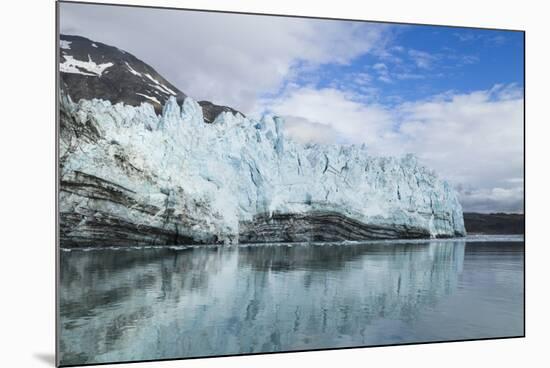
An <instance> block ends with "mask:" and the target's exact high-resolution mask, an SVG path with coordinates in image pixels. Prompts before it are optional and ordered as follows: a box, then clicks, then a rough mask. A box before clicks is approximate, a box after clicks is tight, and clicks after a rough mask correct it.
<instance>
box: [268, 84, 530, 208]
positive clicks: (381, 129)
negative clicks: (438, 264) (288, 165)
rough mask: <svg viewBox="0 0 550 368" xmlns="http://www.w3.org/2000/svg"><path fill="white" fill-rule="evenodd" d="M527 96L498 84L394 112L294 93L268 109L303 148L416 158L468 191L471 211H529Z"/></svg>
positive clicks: (344, 97)
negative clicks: (329, 146)
mask: <svg viewBox="0 0 550 368" xmlns="http://www.w3.org/2000/svg"><path fill="white" fill-rule="evenodd" d="M522 96H523V92H522V90H521V89H519V88H517V87H515V86H513V85H509V86H502V85H497V86H495V87H493V88H492V89H490V90H485V91H475V92H471V93H464V94H457V93H452V92H449V93H446V94H442V95H438V96H434V97H433V98H431V99H428V100H423V101H417V102H408V103H402V104H400V105H398V106H397V107H395V108H394V109H391V110H390V109H389V108H387V107H385V106H383V105H379V104H374V103H364V102H361V101H360V100H359V99H358V98H357V96H354V95H353V94H351V93H349V92H344V91H342V90H338V89H334V88H326V89H321V90H316V89H313V88H311V87H294V88H292V89H290V90H289V91H287V92H286V93H285V94H283V95H282V96H281V97H279V98H277V99H274V100H271V101H265V103H266V104H267V105H268V106H269V107H270V110H271V111H273V112H276V113H278V114H280V115H282V116H284V117H286V119H287V123H286V128H285V129H286V131H287V134H289V135H290V136H291V137H293V138H294V139H296V140H298V141H301V142H304V141H306V142H311V141H317V142H320V143H357V144H359V143H367V145H368V147H369V148H370V151H371V152H372V153H373V154H376V155H399V154H404V153H408V152H412V153H415V154H416V155H417V156H418V157H419V158H420V160H421V161H422V162H423V163H424V164H426V165H427V166H429V167H431V168H433V169H435V170H436V171H437V172H438V173H439V174H440V175H441V176H442V177H443V178H445V179H447V180H449V181H450V182H451V183H453V184H454V185H455V186H456V187H457V188H458V189H460V190H459V191H460V194H461V198H462V202H463V204H464V206H465V208H466V209H467V210H482V209H484V210H485V211H486V210H490V209H492V210H502V211H521V210H522V209H523V207H522V203H523V202H522V198H523V181H522V180H521V178H522V177H523V97H522ZM317 136H319V138H318V139H317V138H316V137H317ZM464 188H468V189H467V190H466V189H464Z"/></svg>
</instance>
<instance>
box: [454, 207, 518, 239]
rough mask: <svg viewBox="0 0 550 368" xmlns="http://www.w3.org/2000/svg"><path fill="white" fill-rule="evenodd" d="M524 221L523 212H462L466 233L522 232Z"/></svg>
mask: <svg viewBox="0 0 550 368" xmlns="http://www.w3.org/2000/svg"><path fill="white" fill-rule="evenodd" d="M524 221H525V216H524V215H523V214H514V213H473V212H464V226H465V227H466V231H467V232H468V234H524V233H525V222H524Z"/></svg>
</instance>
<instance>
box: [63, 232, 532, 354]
mask: <svg viewBox="0 0 550 368" xmlns="http://www.w3.org/2000/svg"><path fill="white" fill-rule="evenodd" d="M493 240H495V239H493ZM507 240H508V241H480V239H468V240H467V241H466V240H460V241H456V240H453V241H430V242H415V243H403V242H394V243H391V242H386V243H383V244H376V243H371V244H361V245H360V244H353V245H341V244H340V245H336V244H325V245H294V246H286V245H285V246H251V247H238V248H215V247H209V248H161V249H159V248H149V249H127V250H113V249H110V250H91V251H83V250H73V251H62V252H61V262H60V263H61V286H60V304H59V305H60V313H61V318H60V328H61V330H60V331H61V334H60V338H61V343H60V350H61V363H62V364H80V363H98V362H111V361H128V360H148V359H163V358H182V357H192V356H207V355H222V354H238V353H254V352H272V351H285V350H301V349H319V348H329V347H344V346H364V345H380V344H394V343H407V342H423V341H436V340H456V339H475V338H483V337H503V336H518V335H522V334H523V312H524V311H523V256H524V255H523V254H524V253H523V249H524V247H523V241H522V240H520V241H510V239H507ZM516 240H517V239H516Z"/></svg>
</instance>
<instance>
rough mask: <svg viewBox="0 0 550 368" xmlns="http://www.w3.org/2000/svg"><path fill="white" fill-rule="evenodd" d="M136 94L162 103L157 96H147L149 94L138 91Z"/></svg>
mask: <svg viewBox="0 0 550 368" xmlns="http://www.w3.org/2000/svg"><path fill="white" fill-rule="evenodd" d="M136 95H140V96H143V97H145V98H147V99H149V100H151V101H153V102H155V103H158V104H159V105H160V104H161V103H160V101H159V100H157V98H156V97H151V96H147V95H144V94H143V93H136Z"/></svg>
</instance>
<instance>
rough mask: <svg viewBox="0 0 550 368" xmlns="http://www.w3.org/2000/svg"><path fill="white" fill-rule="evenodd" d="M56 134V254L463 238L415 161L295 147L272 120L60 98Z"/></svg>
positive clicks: (444, 190) (362, 151)
mask: <svg viewBox="0 0 550 368" xmlns="http://www.w3.org/2000/svg"><path fill="white" fill-rule="evenodd" d="M59 124H60V138H59V165H60V166H59V180H60V181H59V209H60V218H59V220H60V241H61V246H62V247H88V246H128V245H132V246H135V245H161V244H237V243H265V242H302V241H345V240H365V239H391V238H443V237H454V236H463V235H465V229H464V221H463V214H462V207H461V205H460V203H459V201H458V196H457V193H456V192H455V191H454V190H453V188H452V187H451V186H450V185H449V184H448V183H447V182H445V181H444V180H441V179H439V178H438V177H437V175H436V173H435V172H433V171H432V170H430V169H427V168H425V167H423V166H422V165H420V164H419V162H418V160H417V159H416V158H415V157H414V156H413V155H405V156H403V157H399V158H397V157H376V156H373V155H371V154H370V153H369V152H368V147H366V146H365V145H320V144H306V145H304V144H299V143H297V142H294V141H292V140H291V139H288V138H287V137H285V135H284V129H283V128H284V121H283V119H281V118H280V117H277V116H264V117H263V118H261V119H260V120H255V119H252V118H249V117H246V116H244V115H242V114H240V113H232V112H230V111H227V112H222V113H221V114H220V115H218V117H217V118H216V119H215V120H214V121H213V122H212V123H205V122H204V119H203V112H202V108H201V106H200V105H199V104H198V103H197V102H196V101H195V100H193V99H192V98H191V97H186V98H185V100H184V101H183V104H181V105H180V104H178V102H177V101H176V99H175V97H173V96H172V97H170V98H169V100H168V101H167V103H166V104H165V105H164V107H163V110H162V114H160V115H157V114H156V113H155V110H154V108H153V106H152V105H151V104H149V103H146V102H144V103H142V104H141V105H140V106H129V105H125V104H123V103H117V104H114V105H113V104H111V102H109V101H106V100H100V99H93V100H84V99H81V100H80V101H79V102H73V101H72V100H71V98H70V97H69V96H68V95H66V94H64V93H63V92H62V93H61V97H60V111H59Z"/></svg>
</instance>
